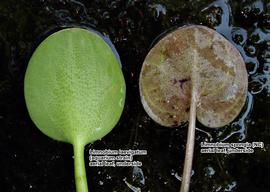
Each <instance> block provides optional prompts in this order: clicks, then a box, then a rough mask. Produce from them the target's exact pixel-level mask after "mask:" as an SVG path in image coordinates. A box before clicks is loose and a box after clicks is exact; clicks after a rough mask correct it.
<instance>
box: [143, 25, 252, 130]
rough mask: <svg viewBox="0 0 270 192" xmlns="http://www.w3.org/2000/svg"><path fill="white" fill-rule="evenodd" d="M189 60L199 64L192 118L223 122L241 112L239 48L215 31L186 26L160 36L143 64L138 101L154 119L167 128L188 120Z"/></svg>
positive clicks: (243, 79) (244, 79)
mask: <svg viewBox="0 0 270 192" xmlns="http://www.w3.org/2000/svg"><path fill="white" fill-rule="evenodd" d="M194 52H197V56H196V58H194ZM195 59H196V61H195ZM194 64H196V65H197V68H198V69H197V72H196V79H197V82H198V85H197V87H198V90H197V92H198V101H197V119H198V120H199V121H200V122H201V123H202V124H204V125H205V126H207V127H222V126H224V125H226V124H228V123H229V122H231V121H233V119H234V118H235V117H236V116H237V115H238V114H239V113H240V111H241V109H242V107H243V105H244V103H245V100H246V96H247V85H248V76H247V71H246V67H245V63H244V61H243V59H242V57H241V55H240V53H239V52H238V50H237V49H236V48H235V47H234V46H233V45H232V44H231V43H230V42H229V41H227V40H226V39H225V38H224V37H223V36H222V35H220V34H219V33H217V32H215V31H214V30H212V29H209V28H207V27H204V26H194V25H193V26H192V25H191V26H185V27H181V28H178V29H177V30H175V31H173V32H171V33H169V34H168V35H166V36H165V37H164V38H162V39H161V40H160V41H159V42H158V43H157V44H156V45H155V46H154V47H153V48H152V49H151V50H150V52H149V53H148V55H147V56H146V58H145V61H144V63H143V66H142V70H141V74H140V94H141V100H142V103H143V106H144V108H145V110H146V111H147V113H148V114H149V116H150V117H151V118H152V119H153V120H155V121H156V122H158V123H159V124H161V125H163V126H168V127H171V126H178V125H179V124H181V123H183V122H186V121H188V117H189V110H190V98H191V87H192V86H191V85H192V81H191V72H192V65H194Z"/></svg>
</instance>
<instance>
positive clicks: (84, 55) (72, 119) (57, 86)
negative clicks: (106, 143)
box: [24, 28, 126, 191]
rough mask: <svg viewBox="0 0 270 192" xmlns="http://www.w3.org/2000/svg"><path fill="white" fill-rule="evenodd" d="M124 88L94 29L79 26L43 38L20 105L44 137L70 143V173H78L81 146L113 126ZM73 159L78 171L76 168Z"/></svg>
mask: <svg viewBox="0 0 270 192" xmlns="http://www.w3.org/2000/svg"><path fill="white" fill-rule="evenodd" d="M125 90H126V89H125V81H124V77H123V74H122V71H121V68H120V65H119V62H118V60H117V58H116V56H115V54H114V53H113V51H112V49H111V48H110V46H109V45H108V44H107V43H106V42H105V41H104V40H103V38H102V37H100V36H99V35H97V34H96V33H94V32H92V31H89V30H85V29H80V28H69V29H64V30H61V31H58V32H56V33H54V34H52V35H50V36H49V37H48V38H46V39H45V40H44V41H43V42H42V43H41V44H40V45H39V46H38V48H37V49H36V50H35V52H34V54H33V55H32V57H31V59H30V61H29V65H28V68H27V71H26V75H25V81H24V93H25V100H26V105H27V108H28V111H29V114H30V116H31V118H32V120H33V121H34V123H35V125H36V126H37V127H38V128H39V129H40V130H41V131H42V132H43V133H44V134H46V135H48V136H49V137H51V138H53V139H56V140H59V141H64V142H68V143H71V144H73V145H74V151H75V152H76V153H77V152H78V154H79V155H77V154H75V172H76V170H79V172H81V173H82V177H85V173H83V172H84V167H83V166H84V161H81V160H82V159H83V152H82V150H83V148H84V146H85V145H86V144H87V143H90V142H93V141H95V140H98V139H101V138H102V137H103V136H105V135H106V134H107V133H109V132H110V131H111V130H112V128H113V127H114V126H115V125H116V123H117V122H118V120H119V118H120V116H121V113H122V110H123V106H124V100H125ZM76 157H78V158H77V162H78V166H80V167H81V168H82V167H83V169H76ZM83 174H84V176H83ZM78 175H80V173H78ZM78 175H77V174H76V177H78V178H79V177H80V176H78ZM78 180H80V179H78ZM76 181H77V178H76ZM77 187H78V186H77ZM85 188H86V187H84V190H86V189H85ZM78 190H79V191H84V190H83V189H80V188H77V191H78Z"/></svg>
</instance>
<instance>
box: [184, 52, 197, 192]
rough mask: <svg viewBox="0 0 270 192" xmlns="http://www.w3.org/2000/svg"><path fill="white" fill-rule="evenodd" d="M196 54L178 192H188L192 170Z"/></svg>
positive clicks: (195, 104)
mask: <svg viewBox="0 0 270 192" xmlns="http://www.w3.org/2000/svg"><path fill="white" fill-rule="evenodd" d="M197 54H198V53H197V51H194V63H193V67H192V74H191V81H192V90H191V100H190V111H189V125H188V134H187V143H186V153H185V162H184V171H183V175H182V183H181V189H180V192H188V191H189V185H190V178H191V170H192V161H193V153H194V143H195V129H196V107H197V93H198V77H197V75H198V73H197V57H198V56H197Z"/></svg>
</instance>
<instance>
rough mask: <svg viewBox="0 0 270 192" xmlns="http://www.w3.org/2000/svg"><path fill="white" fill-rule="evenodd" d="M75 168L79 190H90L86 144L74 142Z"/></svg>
mask: <svg viewBox="0 0 270 192" xmlns="http://www.w3.org/2000/svg"><path fill="white" fill-rule="evenodd" d="M73 148H74V170H75V183H76V191H77V192H88V185H87V178H86V173H85V164H84V145H82V144H80V143H79V142H76V143H74V145H73Z"/></svg>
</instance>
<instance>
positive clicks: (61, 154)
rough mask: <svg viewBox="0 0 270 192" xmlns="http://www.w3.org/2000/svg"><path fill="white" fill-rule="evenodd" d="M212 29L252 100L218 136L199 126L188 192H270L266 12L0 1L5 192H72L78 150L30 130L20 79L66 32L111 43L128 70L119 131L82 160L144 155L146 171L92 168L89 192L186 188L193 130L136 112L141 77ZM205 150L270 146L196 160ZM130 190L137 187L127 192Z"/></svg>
mask: <svg viewBox="0 0 270 192" xmlns="http://www.w3.org/2000/svg"><path fill="white" fill-rule="evenodd" d="M192 23H193V24H204V25H206V26H209V27H211V28H214V29H216V30H217V31H218V32H219V33H221V34H223V35H224V36H225V37H226V38H227V39H228V40H229V41H231V42H232V43H233V44H234V45H235V46H236V47H237V48H238V50H239V51H240V52H241V54H242V56H243V58H244V60H245V62H246V65H247V69H248V72H249V94H248V98H247V103H246V105H245V107H244V109H243V111H242V113H241V114H240V116H239V117H238V118H237V119H236V120H235V121H234V122H233V123H231V124H230V125H228V126H226V127H224V128H221V129H208V128H205V127H203V126H201V125H199V126H198V128H200V129H201V130H202V131H197V132H196V148H195V159H194V166H193V176H192V184H191V191H193V192H225V191H226V192H242V191H245V192H257V191H258V192H259V191H260V192H268V191H269V189H270V182H269V181H270V149H269V144H270V142H269V139H270V2H269V1H260V0H259V1H245V0H243V1H236V0H235V1H233V0H232V1H225V0H217V1H210V0H195V1H192V0H175V1H173V0H154V1H150V0H146V1H143V0H126V1H124V0H114V1H110V0H92V1H90V0H89V1H87V0H58V1H56V0H47V1H46V0H1V2H0V191H1V192H2V191H3V192H13V191H14V192H15V191H16V192H24V191H39V192H48V191H50V192H54V191H55V192H61V191H63V192H72V191H75V184H74V175H73V171H74V170H73V158H72V156H73V150H72V146H71V145H69V144H65V143H61V142H57V141H54V140H52V139H50V138H48V137H47V136H45V135H43V134H42V133H41V132H40V131H39V130H38V129H37V128H36V127H35V126H34V124H33V123H32V122H31V120H30V118H29V116H28V113H27V110H26V106H25V102H24V97H23V78H24V73H25V70H26V67H27V63H28V61H29V58H30V56H31V54H32V52H33V50H34V49H35V48H36V46H37V45H38V44H39V43H40V42H41V41H42V40H43V39H44V38H45V37H46V36H48V35H49V34H51V33H52V32H54V31H56V30H58V29H60V28H63V27H66V26H73V25H76V26H78V25H79V26H84V27H90V28H94V29H96V30H98V31H99V32H101V33H103V34H104V35H105V36H108V37H109V38H110V39H111V41H112V43H113V44H114V45H115V47H116V49H117V51H118V53H119V55H120V57H121V61H122V65H123V73H124V75H125V80H126V84H127V99H126V105H125V110H124V113H123V115H122V118H121V120H120V122H119V124H118V125H117V126H116V127H115V129H114V130H113V131H112V132H111V133H110V134H109V135H107V136H106V137H105V138H103V139H102V140H101V141H97V142H95V143H94V144H91V145H88V146H87V147H86V150H85V159H86V165H87V164H88V162H89V161H88V150H89V149H90V148H91V149H146V150H148V155H147V156H141V157H138V158H136V159H137V160H140V161H142V162H143V166H142V167H141V168H130V167H129V168H119V167H118V168H93V167H91V168H90V167H88V166H87V167H86V169H87V176H88V183H89V187H90V190H91V191H95V192H103V191H108V192H111V191H117V192H129V191H132V190H131V189H130V188H132V186H134V187H136V188H140V189H141V191H153V192H174V191H175V192H176V191H178V189H179V187H180V181H179V175H181V173H182V169H183V160H184V150H185V142H186V138H185V137H186V133H187V129H186V128H187V127H186V125H183V126H181V127H179V128H171V129H168V128H164V127H161V126H159V125H157V124H156V123H154V122H153V121H152V120H151V119H150V118H149V117H148V116H147V114H146V113H145V111H144V110H143V108H142V105H141V103H140V98H139V90H138V77H139V72H140V68H141V65H142V63H143V60H144V58H145V56H146V54H147V52H148V51H149V49H150V47H151V44H153V42H155V41H156V40H155V39H158V36H159V35H160V34H161V33H163V32H165V31H168V30H169V29H171V28H173V27H177V26H182V25H184V24H192ZM201 141H213V142H216V141H223V142H253V141H261V142H264V144H265V148H264V149H257V150H255V153H254V154H230V155H224V154H200V146H199V144H200V142H201ZM131 185H132V186H131Z"/></svg>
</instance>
